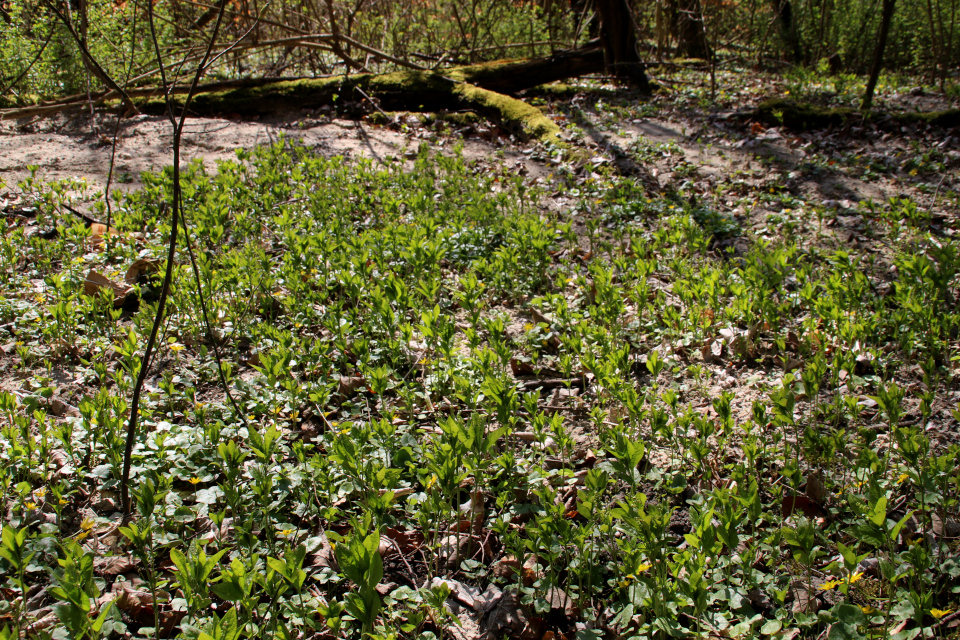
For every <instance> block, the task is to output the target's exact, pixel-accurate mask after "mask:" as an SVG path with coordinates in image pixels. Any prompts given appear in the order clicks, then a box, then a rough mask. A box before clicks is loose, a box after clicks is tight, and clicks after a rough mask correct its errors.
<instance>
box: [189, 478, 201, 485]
mask: <svg viewBox="0 0 960 640" xmlns="http://www.w3.org/2000/svg"><path fill="white" fill-rule="evenodd" d="M190 484H192V485H193V486H197V485H198V484H200V478H198V477H197V476H193V477H192V478H190Z"/></svg>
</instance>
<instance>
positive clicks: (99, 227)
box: [90, 222, 121, 243]
mask: <svg viewBox="0 0 960 640" xmlns="http://www.w3.org/2000/svg"><path fill="white" fill-rule="evenodd" d="M119 235H121V233H120V232H119V231H117V230H116V229H114V228H113V227H108V226H107V225H105V224H101V223H99V222H95V223H94V224H92V225H90V237H91V239H92V240H93V241H94V243H98V242H103V238H104V236H114V237H115V236H119Z"/></svg>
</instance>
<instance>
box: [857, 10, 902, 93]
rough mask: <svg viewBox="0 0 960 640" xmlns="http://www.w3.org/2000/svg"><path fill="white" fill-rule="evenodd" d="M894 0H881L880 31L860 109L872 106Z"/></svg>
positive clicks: (891, 19)
mask: <svg viewBox="0 0 960 640" xmlns="http://www.w3.org/2000/svg"><path fill="white" fill-rule="evenodd" d="M896 8H897V7H896V0H883V14H882V15H881V16H880V33H879V35H878V36H877V48H876V49H875V50H874V52H873V67H871V69H870V79H869V80H867V88H866V90H865V91H864V92H863V103H862V104H861V105H860V110H861V111H869V110H870V107H871V106H873V90H874V89H876V87H877V80H878V79H879V78H880V70H881V69H882V68H883V52H884V50H886V48H887V35H888V34H889V33H890V23H891V22H893V13H894V11H895V10H896Z"/></svg>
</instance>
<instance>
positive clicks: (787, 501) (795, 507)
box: [781, 496, 827, 518]
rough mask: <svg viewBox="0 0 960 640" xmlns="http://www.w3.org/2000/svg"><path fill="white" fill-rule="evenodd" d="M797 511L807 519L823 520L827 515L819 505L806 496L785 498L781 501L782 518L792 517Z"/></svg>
mask: <svg viewBox="0 0 960 640" xmlns="http://www.w3.org/2000/svg"><path fill="white" fill-rule="evenodd" d="M797 511H799V512H800V513H802V514H803V515H805V516H807V517H808V518H823V517H825V516H826V515H827V514H826V513H825V512H824V511H823V509H821V508H820V505H818V504H817V503H816V502H814V501H813V500H811V499H810V498H808V497H807V496H787V497H786V498H784V499H783V505H782V506H781V515H782V516H783V517H784V518H788V517H790V516H792V515H793V514H794V513H796V512H797Z"/></svg>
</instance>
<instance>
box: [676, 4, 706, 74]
mask: <svg viewBox="0 0 960 640" xmlns="http://www.w3.org/2000/svg"><path fill="white" fill-rule="evenodd" d="M675 20H676V22H675V25H674V33H675V34H676V36H677V53H678V54H680V55H681V56H683V57H685V58H700V59H702V60H709V59H711V53H710V44H709V43H708V42H707V33H706V29H704V25H703V8H702V6H701V4H700V0H677V3H676V13H675Z"/></svg>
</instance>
